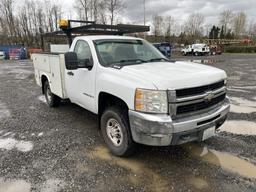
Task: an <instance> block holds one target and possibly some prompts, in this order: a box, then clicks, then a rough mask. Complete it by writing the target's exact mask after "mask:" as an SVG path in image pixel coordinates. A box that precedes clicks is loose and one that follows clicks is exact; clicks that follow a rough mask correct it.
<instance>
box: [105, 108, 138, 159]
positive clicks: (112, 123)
mask: <svg viewBox="0 0 256 192" xmlns="http://www.w3.org/2000/svg"><path fill="white" fill-rule="evenodd" d="M100 124H101V133H102V136H103V139H104V141H105V143H106V144H107V146H108V148H109V149H110V151H111V152H112V153H113V154H114V155H116V156H129V155H131V154H133V152H134V151H135V143H134V141H133V140H132V136H131V132H130V126H129V122H128V117H127V114H126V113H125V112H124V111H122V110H121V109H119V108H117V107H110V108H108V109H107V110H105V111H104V112H103V114H102V116H101V123H100Z"/></svg>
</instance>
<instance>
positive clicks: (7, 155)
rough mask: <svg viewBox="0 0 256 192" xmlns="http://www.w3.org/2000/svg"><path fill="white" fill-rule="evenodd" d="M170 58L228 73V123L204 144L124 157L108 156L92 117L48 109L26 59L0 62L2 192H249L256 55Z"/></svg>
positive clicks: (76, 110) (255, 152)
mask: <svg viewBox="0 0 256 192" xmlns="http://www.w3.org/2000/svg"><path fill="white" fill-rule="evenodd" d="M174 59H175V58H174ZM176 59H177V60H196V61H195V62H199V63H201V62H203V63H206V64H207V65H212V66H215V67H218V68H221V69H224V70H225V71H226V72H227V73H228V76H229V79H228V85H229V86H228V88H229V96H230V99H231V102H232V107H231V113H230V115H229V118H228V121H227V122H226V124H225V125H224V126H223V128H222V131H221V132H220V133H218V136H216V137H214V138H212V139H210V140H208V141H206V142H204V143H201V144H198V143H192V144H187V145H183V146H176V147H161V148H159V147H147V146H139V147H138V152H137V154H135V155H134V156H133V157H131V158H126V159H122V158H116V157H113V156H112V155H110V154H109V152H108V150H107V149H106V147H105V145H104V143H103V141H102V139H101V137H100V134H99V130H98V124H97V117H96V116H95V115H93V114H91V113H90V112H88V111H86V110H84V109H82V108H80V107H78V106H76V105H74V104H71V103H68V102H64V103H62V105H61V106H60V107H59V108H57V109H50V108H48V106H47V105H46V103H45V99H44V97H43V96H42V95H41V90H40V88H39V87H38V86H37V85H36V84H35V82H34V77H33V68H32V63H31V61H21V62H18V61H8V62H7V61H0V192H28V191H38V192H57V191H75V192H79V191H95V192H96V191H97V192H98V191H207V192H211V191H232V192H236V191H241V192H242V191H251V192H255V191H256V55H223V56H214V57H209V58H203V57H196V58H194V57H179V58H176Z"/></svg>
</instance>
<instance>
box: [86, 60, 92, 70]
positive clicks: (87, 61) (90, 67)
mask: <svg viewBox="0 0 256 192" xmlns="http://www.w3.org/2000/svg"><path fill="white" fill-rule="evenodd" d="M85 67H86V68H87V69H88V70H91V69H92V67H93V60H92V59H86V60H85Z"/></svg>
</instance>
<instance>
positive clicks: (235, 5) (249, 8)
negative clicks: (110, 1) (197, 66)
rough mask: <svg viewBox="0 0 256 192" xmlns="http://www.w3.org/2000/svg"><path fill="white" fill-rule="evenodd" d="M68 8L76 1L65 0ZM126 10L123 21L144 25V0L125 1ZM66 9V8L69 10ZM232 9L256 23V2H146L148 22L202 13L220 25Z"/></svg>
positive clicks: (180, 20)
mask: <svg viewBox="0 0 256 192" xmlns="http://www.w3.org/2000/svg"><path fill="white" fill-rule="evenodd" d="M64 1H66V2H67V5H68V6H67V7H72V5H73V2H74V0H64ZM124 3H125V6H126V8H125V10H124V11H123V12H122V13H121V18H120V19H121V21H122V22H125V21H130V22H136V23H143V0H124ZM67 7H66V8H67ZM226 9H230V10H232V11H234V12H236V11H245V12H246V13H247V15H248V22H250V21H251V20H253V21H255V22H256V0H146V16H147V20H148V21H149V20H151V19H152V17H153V15H162V16H172V17H174V18H175V20H176V21H177V22H178V23H182V22H183V21H184V20H185V19H186V18H187V17H188V15H189V14H191V13H202V14H203V15H204V16H205V23H206V25H207V24H218V15H219V13H220V12H221V11H223V10H226Z"/></svg>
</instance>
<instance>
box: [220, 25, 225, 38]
mask: <svg viewBox="0 0 256 192" xmlns="http://www.w3.org/2000/svg"><path fill="white" fill-rule="evenodd" d="M224 38H225V34H224V26H223V25H222V27H221V31H220V39H224Z"/></svg>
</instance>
